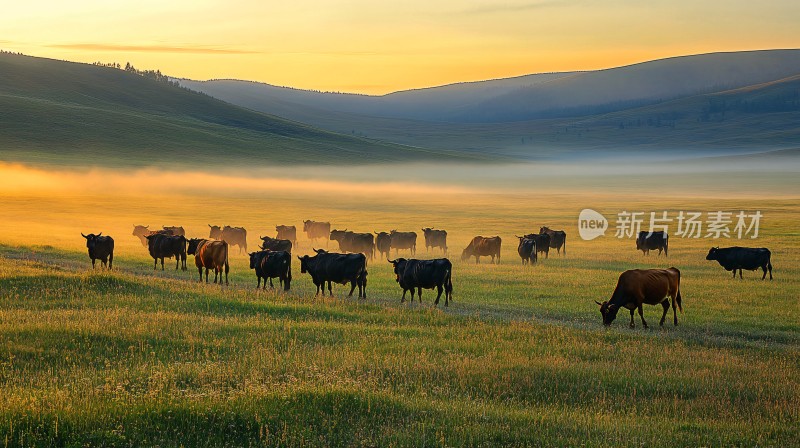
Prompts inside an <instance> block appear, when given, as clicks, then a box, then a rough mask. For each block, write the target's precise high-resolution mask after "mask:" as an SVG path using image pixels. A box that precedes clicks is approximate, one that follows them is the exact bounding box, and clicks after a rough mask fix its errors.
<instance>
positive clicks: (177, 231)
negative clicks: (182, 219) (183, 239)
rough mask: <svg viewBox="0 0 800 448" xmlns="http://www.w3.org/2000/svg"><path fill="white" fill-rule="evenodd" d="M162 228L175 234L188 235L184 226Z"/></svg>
mask: <svg viewBox="0 0 800 448" xmlns="http://www.w3.org/2000/svg"><path fill="white" fill-rule="evenodd" d="M161 228H162V229H164V230H168V231H170V232H172V234H173V235H175V236H186V231H185V230H183V226H161Z"/></svg>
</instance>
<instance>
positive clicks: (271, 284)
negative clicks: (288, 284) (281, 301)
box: [264, 277, 275, 289]
mask: <svg viewBox="0 0 800 448" xmlns="http://www.w3.org/2000/svg"><path fill="white" fill-rule="evenodd" d="M266 284H267V280H266V279H264V285H265V286H266ZM269 287H270V289H275V284H274V283H272V277H270V278H269Z"/></svg>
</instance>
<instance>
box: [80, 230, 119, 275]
mask: <svg viewBox="0 0 800 448" xmlns="http://www.w3.org/2000/svg"><path fill="white" fill-rule="evenodd" d="M102 235H103V232H100V233H98V234H97V235H95V234H94V233H90V234H88V235H84V234H83V233H81V236H82V237H84V238H86V248H87V249H89V258H91V259H92V269H94V266H95V261H96V260H100V262H101V263H103V267H108V269H111V268H112V265H113V264H114V238H111V237H110V236H102ZM106 264H108V266H106Z"/></svg>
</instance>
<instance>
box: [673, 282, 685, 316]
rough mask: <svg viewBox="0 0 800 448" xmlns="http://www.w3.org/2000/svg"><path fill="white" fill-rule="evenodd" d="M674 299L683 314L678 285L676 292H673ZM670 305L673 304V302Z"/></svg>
mask: <svg viewBox="0 0 800 448" xmlns="http://www.w3.org/2000/svg"><path fill="white" fill-rule="evenodd" d="M675 301H676V302H678V310H679V311H680V312H681V314H683V305H682V304H681V288H680V287H678V293H677V294H675ZM672 306H675V305H674V304H673V305H672Z"/></svg>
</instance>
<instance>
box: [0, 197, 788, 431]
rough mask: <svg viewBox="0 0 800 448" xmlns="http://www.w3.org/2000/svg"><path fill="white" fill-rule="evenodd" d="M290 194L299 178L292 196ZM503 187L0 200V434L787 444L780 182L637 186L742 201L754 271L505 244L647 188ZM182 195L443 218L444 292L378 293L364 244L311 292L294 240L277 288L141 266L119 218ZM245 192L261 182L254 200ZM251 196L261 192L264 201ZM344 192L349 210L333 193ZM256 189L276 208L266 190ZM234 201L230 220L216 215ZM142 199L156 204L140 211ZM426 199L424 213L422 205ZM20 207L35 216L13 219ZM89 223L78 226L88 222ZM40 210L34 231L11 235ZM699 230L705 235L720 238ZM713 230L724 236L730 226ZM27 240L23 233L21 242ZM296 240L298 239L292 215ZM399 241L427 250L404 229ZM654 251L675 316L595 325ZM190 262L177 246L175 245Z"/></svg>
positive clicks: (337, 216)
mask: <svg viewBox="0 0 800 448" xmlns="http://www.w3.org/2000/svg"><path fill="white" fill-rule="evenodd" d="M301 199H302V200H301ZM519 200H520V198H519V197H516V196H513V195H485V196H474V195H472V196H470V200H469V201H465V200H463V197H460V196H455V197H449V198H441V199H439V200H435V199H432V198H430V199H429V200H426V201H415V200H413V199H409V198H404V199H399V198H385V197H375V196H369V195H365V196H362V197H344V198H339V200H338V201H332V200H331V199H330V198H329V197H327V196H325V195H321V196H320V195H317V196H314V197H304V196H302V195H300V196H296V197H295V196H291V197H281V196H276V197H271V198H269V199H268V200H267V199H262V200H258V199H253V198H247V197H237V196H236V195H232V196H231V197H223V196H205V195H199V196H198V197H181V198H175V199H174V202H173V200H171V199H164V200H162V201H159V202H156V203H154V202H152V201H151V199H148V197H134V196H131V197H127V198H120V197H116V196H111V197H106V198H103V197H98V196H86V197H82V196H76V197H65V198H61V199H59V200H58V201H55V200H54V199H52V198H36V197H30V198H19V200H18V201H10V200H6V199H2V200H0V202H2V203H3V205H4V209H5V210H6V211H7V213H8V214H9V220H6V221H7V222H4V223H2V224H0V233H2V234H3V235H4V240H6V241H9V243H8V244H5V245H2V246H0V394H2V397H3V400H0V441H4V440H5V441H7V443H8V444H9V446H50V445H61V446H84V445H103V446H130V445H148V446H149V445H159V446H225V445H228V446H253V445H268V446H281V445H294V446H332V445H336V446H342V445H347V446H423V445H424V446H429V445H447V446H463V445H468V446H497V445H534V446H539V445H571V446H572V445H586V446H608V445H625V446H640V445H650V446H675V445H683V446H700V445H702V446H709V445H713V446H754V445H762V446H791V445H796V444H797V443H798V440H800V433H799V432H798V420H799V418H798V417H800V415H799V414H800V406H798V403H800V384H798V378H800V363H798V359H800V358H799V357H798V355H800V352H799V351H798V347H800V332H798V325H797V322H798V320H797V319H798V305H797V297H798V292H800V280H798V278H799V277H798V274H800V264H798V261H797V258H796V257H794V256H793V255H792V254H796V253H797V251H798V250H800V235H798V233H797V232H796V230H795V229H794V227H793V226H794V222H795V217H796V213H797V210H798V209H797V205H796V203H795V201H793V200H788V199H772V200H758V201H744V202H742V201H734V200H723V199H700V198H672V199H670V200H662V202H661V203H660V204H659V205H658V206H659V207H663V208H667V209H670V210H672V209H675V208H678V207H682V206H683V207H687V206H690V207H692V208H709V209H715V210H716V209H718V208H722V209H730V208H733V207H739V208H741V207H744V208H746V209H748V210H749V209H755V208H759V209H760V210H762V211H763V213H764V214H765V220H764V222H763V228H762V238H761V239H759V240H758V242H757V243H756V244H757V245H765V246H767V247H770V248H772V249H773V264H774V266H775V270H774V274H775V277H776V278H775V280H774V281H772V282H769V281H766V282H761V281H760V280H758V279H757V277H756V274H754V273H752V272H748V273H745V279H744V280H735V281H733V280H731V279H730V278H729V273H727V272H725V271H724V270H722V268H720V267H719V266H717V265H716V263H712V262H706V261H705V260H704V254H705V251H707V247H708V246H709V245H710V243H709V241H704V240H696V241H695V240H681V239H677V240H675V241H673V242H672V244H671V251H672V252H671V255H670V258H669V259H664V258H663V257H662V258H657V257H654V256H652V255H651V256H650V257H649V258H645V257H643V256H642V255H641V254H640V253H636V252H635V251H634V250H633V247H632V246H633V243H632V241H620V240H617V239H614V238H601V239H599V240H596V241H592V242H582V241H577V240H576V239H572V240H571V241H569V242H568V245H569V246H568V254H569V255H568V257H566V258H559V257H557V256H551V258H550V259H547V260H543V261H542V262H541V263H539V264H538V265H537V266H535V267H533V268H525V267H522V266H521V265H520V264H519V260H518V258H517V256H516V255H515V252H514V249H515V247H514V244H513V243H512V242H511V241H512V236H511V235H513V234H514V233H518V232H520V231H521V230H524V229H525V228H530V227H533V226H534V225H535V223H538V222H541V223H549V224H553V226H555V227H563V228H566V229H567V230H568V231H570V229H572V228H573V227H574V224H570V223H571V222H572V220H573V219H574V215H575V213H576V212H575V210H577V209H579V208H580V207H581V206H583V205H585V204H586V203H587V202H590V203H591V204H592V205H593V206H594V207H596V208H597V209H598V210H603V211H608V210H614V209H615V208H616V207H620V206H622V204H625V205H626V206H628V207H641V208H643V209H645V210H646V209H648V207H652V206H649V205H648V204H649V203H650V200H649V199H648V198H647V197H645V196H642V197H627V198H624V200H623V199H620V198H618V197H616V196H613V195H611V196H602V195H594V196H593V195H581V196H568V195H563V196H549V197H546V198H545V197H540V198H539V200H538V202H537V208H536V211H535V212H530V213H527V212H526V213H521V212H520V209H519ZM199 204H204V207H208V208H210V209H213V210H215V217H216V219H218V220H224V221H226V222H231V223H232V224H237V225H241V224H243V225H245V226H246V227H248V229H250V232H251V233H250V238H251V240H253V239H255V236H256V235H254V233H255V234H257V233H262V234H263V233H267V231H266V230H265V229H269V228H270V227H271V226H272V225H273V224H272V223H273V221H276V220H280V221H281V222H299V220H300V219H302V217H304V216H305V217H308V215H309V213H311V212H310V211H311V210H313V214H314V215H317V214H319V215H321V216H325V217H328V218H329V219H331V220H332V221H333V222H334V223H335V224H337V223H338V224H341V225H342V226H345V225H346V226H352V227H356V228H357V229H358V230H369V229H362V228H363V227H365V226H369V227H372V226H374V227H375V229H374V230H379V229H384V228H389V227H390V226H392V225H394V226H395V227H399V228H401V229H414V228H418V227H419V226H420V225H421V224H420V223H426V224H428V223H431V224H438V225H446V226H447V229H448V230H449V234H450V236H449V238H450V246H451V259H453V260H454V265H455V266H454V267H455V269H454V284H455V301H454V302H453V303H452V304H451V306H450V307H449V308H446V309H445V308H444V307H443V306H441V305H440V307H439V308H438V309H434V308H433V307H432V299H433V297H432V295H431V292H430V291H426V292H425V293H424V303H423V304H422V305H420V304H418V303H416V302H415V303H414V304H413V305H411V304H408V303H406V304H400V302H399V297H400V291H399V288H398V287H397V285H396V284H395V282H394V279H393V276H392V275H391V272H390V267H389V264H388V263H385V262H381V261H375V262H372V263H370V265H369V272H370V274H369V285H368V299H367V300H365V301H359V300H357V299H350V298H346V297H344V292H345V290H344V288H343V287H341V286H338V287H335V290H334V292H335V294H336V295H335V297H334V298H328V297H325V298H322V297H314V296H313V292H314V288H313V285H312V284H311V282H310V281H309V279H308V277H307V275H304V274H301V273H300V272H299V269H298V268H297V264H296V263H295V266H294V269H293V274H294V281H293V283H292V291H291V292H290V293H288V294H284V293H282V292H279V291H270V290H267V291H256V290H255V288H254V287H255V279H254V276H253V274H252V272H251V271H249V270H248V269H247V261H246V259H245V257H244V256H240V255H238V254H235V253H234V254H233V255H232V256H231V263H232V267H231V269H232V275H231V286H229V287H219V286H216V285H206V284H200V283H198V282H197V281H196V278H197V277H196V275H197V274H196V271H192V270H190V271H189V272H188V273H184V272H180V271H179V272H175V271H172V270H169V269H168V270H167V271H165V272H163V273H162V272H161V271H156V272H153V271H152V260H151V259H149V257H148V256H147V254H146V251H145V250H144V249H143V248H142V247H141V245H140V244H139V242H138V240H136V239H135V238H134V237H132V236H131V235H130V227H132V226H131V225H130V224H129V223H128V221H131V220H133V219H135V218H134V217H136V216H138V217H139V219H138V220H137V223H138V222H139V221H140V220H141V219H142V216H144V215H149V216H166V217H168V219H180V221H181V223H182V224H184V225H186V226H187V230H188V232H189V234H190V235H202V234H203V233H204V232H206V229H207V227H206V225H205V220H206V217H204V216H195V214H194V213H195V212H196V211H197V210H198V209H199ZM262 204H263V205H264V206H262ZM266 204H269V206H266ZM356 206H358V207H359V210H360V211H359V212H358V213H355V214H354V213H353V211H352V210H353V209H354V208H355V207H356ZM276 210H280V213H277V212H276ZM237 218H238V219H239V220H238V221H236V222H233V220H235V219H237ZM158 219H161V218H158ZM437 220H445V221H446V222H444V224H442V223H441V222H437ZM36 222H39V223H44V222H47V223H49V224H46V225H45V224H40V225H41V226H42V227H37V226H36ZM89 223H95V225H99V224H98V223H102V227H103V228H102V230H104V231H107V232H108V233H110V234H112V235H114V237H115V239H116V241H117V257H116V260H115V265H116V268H115V270H113V271H111V272H105V271H101V270H97V271H94V272H92V271H91V270H89V269H88V266H89V263H88V258H87V257H86V255H85V253H84V249H81V247H80V246H81V240H82V239H81V238H80V236H79V235H78V234H77V232H78V231H79V230H83V229H84V227H86V226H87V225H88V224H89ZM98 230H101V229H98ZM44 232H48V233H47V234H48V235H49V237H48V244H50V245H51V246H37V245H35V244H37V242H36V241H35V238H32V235H41V234H43V233H44ZM478 233H486V234H489V233H492V234H494V233H499V234H501V235H502V236H503V237H504V239H505V241H506V243H505V245H504V253H503V257H504V259H503V262H502V263H501V264H500V265H488V264H481V265H475V264H474V263H463V262H461V261H460V260H459V259H458V258H459V257H458V255H459V254H460V249H461V247H462V246H463V245H465V244H466V241H467V240H468V238H469V237H470V236H471V235H474V234H478ZM725 243H726V242H722V243H721V244H725ZM731 243H734V244H735V242H731ZM38 244H41V241H40V242H39V243H38ZM300 244H301V245H300V248H299V250H298V251H299V252H300V253H302V252H307V251H309V250H310V248H311V244H309V242H308V241H305V239H304V238H303V237H302V236H301V241H300ZM419 256H420V257H428V256H431V254H426V253H424V250H423V249H420V253H419ZM670 265H675V266H678V267H679V268H680V269H681V271H682V274H683V276H682V291H683V296H684V309H685V313H684V314H682V315H679V316H678V319H679V322H680V325H679V326H678V327H673V326H672V325H671V324H669V322H668V324H667V325H666V326H665V327H663V328H660V327H658V325H657V321H658V318H659V316H660V307H647V308H645V318H646V319H647V320H648V322H649V323H650V325H651V329H650V330H644V329H642V328H641V325H640V323H639V320H638V316H637V320H636V323H637V328H635V329H629V328H628V326H627V316H620V318H618V320H617V321H616V322H615V323H614V325H613V326H612V327H610V328H606V327H603V326H602V324H601V319H600V314H599V312H598V310H597V306H596V305H594V303H593V302H592V301H593V300H595V299H598V300H600V299H604V298H607V297H608V296H609V295H610V293H611V291H612V289H613V286H614V283H615V282H616V279H617V277H618V275H619V273H620V272H621V271H623V270H625V269H629V268H634V267H646V266H653V267H659V266H670ZM190 266H191V263H190Z"/></svg>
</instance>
